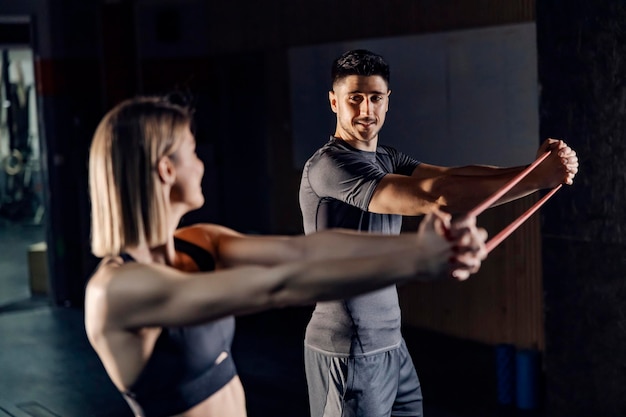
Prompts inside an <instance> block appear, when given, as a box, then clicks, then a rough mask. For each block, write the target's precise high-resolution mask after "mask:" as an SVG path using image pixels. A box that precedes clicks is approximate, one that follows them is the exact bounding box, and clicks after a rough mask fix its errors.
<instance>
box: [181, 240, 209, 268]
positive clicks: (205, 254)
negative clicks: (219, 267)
mask: <svg viewBox="0 0 626 417" xmlns="http://www.w3.org/2000/svg"><path fill="white" fill-rule="evenodd" d="M174 247H175V248H176V250H177V251H180V252H183V253H185V254H187V255H189V256H190V257H191V259H193V261H194V262H195V263H196V265H198V269H200V271H214V270H215V260H213V255H211V252H209V251H207V250H206V249H204V248H203V247H202V246H198V245H196V244H195V243H191V242H188V241H186V240H183V239H180V238H177V237H174Z"/></svg>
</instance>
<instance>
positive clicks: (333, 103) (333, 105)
mask: <svg viewBox="0 0 626 417" xmlns="http://www.w3.org/2000/svg"><path fill="white" fill-rule="evenodd" d="M328 101H329V102H330V108H331V109H332V110H333V113H337V96H336V95H335V92H334V91H333V90H330V91H329V92H328Z"/></svg>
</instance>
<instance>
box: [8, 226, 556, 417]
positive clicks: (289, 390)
mask: <svg viewBox="0 0 626 417" xmlns="http://www.w3.org/2000/svg"><path fill="white" fill-rule="evenodd" d="M43 234H44V232H43V228H42V227H41V226H39V227H36V226H28V225H21V226H20V225H15V224H8V223H6V222H4V223H2V222H0V417H8V416H14V417H89V416H92V417H132V414H131V413H130V410H129V409H128V407H127V406H126V403H125V402H124V400H123V399H122V397H121V396H120V394H119V393H118V392H117V391H116V389H115V387H114V386H113V385H112V383H111V382H110V380H109V379H108V377H107V375H106V374H105V372H104V369H103V367H102V365H101V363H100V361H99V359H98V358H97V356H96V355H95V353H94V352H93V350H92V349H91V347H90V346H89V343H88V341H87V338H86V335H85V332H84V326H83V311H82V310H80V309H73V308H63V307H53V306H51V305H50V304H49V301H48V298H47V297H46V296H45V295H43V296H42V295H32V294H31V292H30V287H29V284H28V267H27V262H26V254H27V252H28V246H29V245H30V244H32V243H35V242H38V241H40V240H43ZM309 314H310V310H309V309H307V308H294V309H285V310H277V311H273V312H266V313H261V314H257V315H253V316H247V317H241V318H238V319H237V333H236V338H235V341H234V344H233V355H234V356H235V359H236V361H237V366H238V369H239V373H240V377H241V379H242V382H243V384H244V387H245V389H246V393H247V402H248V410H249V411H248V412H249V417H308V405H307V397H306V385H305V380H304V372H303V367H302V337H303V331H304V326H305V324H306V321H307V320H308V315H309ZM405 339H406V340H407V345H408V346H409V349H410V350H411V353H412V356H413V358H414V362H415V364H416V367H417V369H418V373H419V374H420V379H421V380H422V385H423V389H424V396H425V398H426V401H425V414H426V417H545V416H543V415H542V414H541V412H534V413H529V412H522V411H520V410H516V409H513V408H501V407H496V406H495V405H494V403H495V394H494V393H493V392H492V391H493V386H494V380H493V374H494V372H493V370H492V369H491V362H490V361H491V350H490V348H489V347H485V346H480V345H476V344H472V343H467V342H463V341H454V340H450V339H447V338H445V337H440V336H437V335H434V334H431V333H427V332H420V331H416V330H407V331H405ZM226 417H227V416H226Z"/></svg>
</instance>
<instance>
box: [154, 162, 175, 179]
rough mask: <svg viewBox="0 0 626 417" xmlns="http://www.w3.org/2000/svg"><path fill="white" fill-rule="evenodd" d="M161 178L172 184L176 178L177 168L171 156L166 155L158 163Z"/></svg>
mask: <svg viewBox="0 0 626 417" xmlns="http://www.w3.org/2000/svg"><path fill="white" fill-rule="evenodd" d="M157 171H158V173H159V178H160V179H161V182H162V183H163V184H172V183H173V182H174V179H175V178H176V169H175V168H174V164H172V160H171V159H170V157H169V156H164V157H162V158H161V159H160V160H159V163H158V164H157Z"/></svg>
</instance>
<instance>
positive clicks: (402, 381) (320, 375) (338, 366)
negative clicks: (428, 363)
mask: <svg viewBox="0 0 626 417" xmlns="http://www.w3.org/2000/svg"><path fill="white" fill-rule="evenodd" d="M304 359H305V370H306V377H307V385H308V390H309V402H310V407H311V417H389V416H398V417H399V416H411V417H422V416H423V412H422V390H421V387H420V382H419V379H418V378H417V373H416V372H415V367H414V366H413V361H412V360H411V356H410V355H409V352H408V350H407V348H406V345H405V343H404V340H403V341H402V343H401V345H400V346H398V347H397V348H395V349H392V350H389V351H386V352H381V353H377V354H373V355H368V356H361V357H341V356H332V355H328V354H324V353H322V352H319V351H317V350H314V349H312V348H309V347H306V346H305V348H304Z"/></svg>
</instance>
